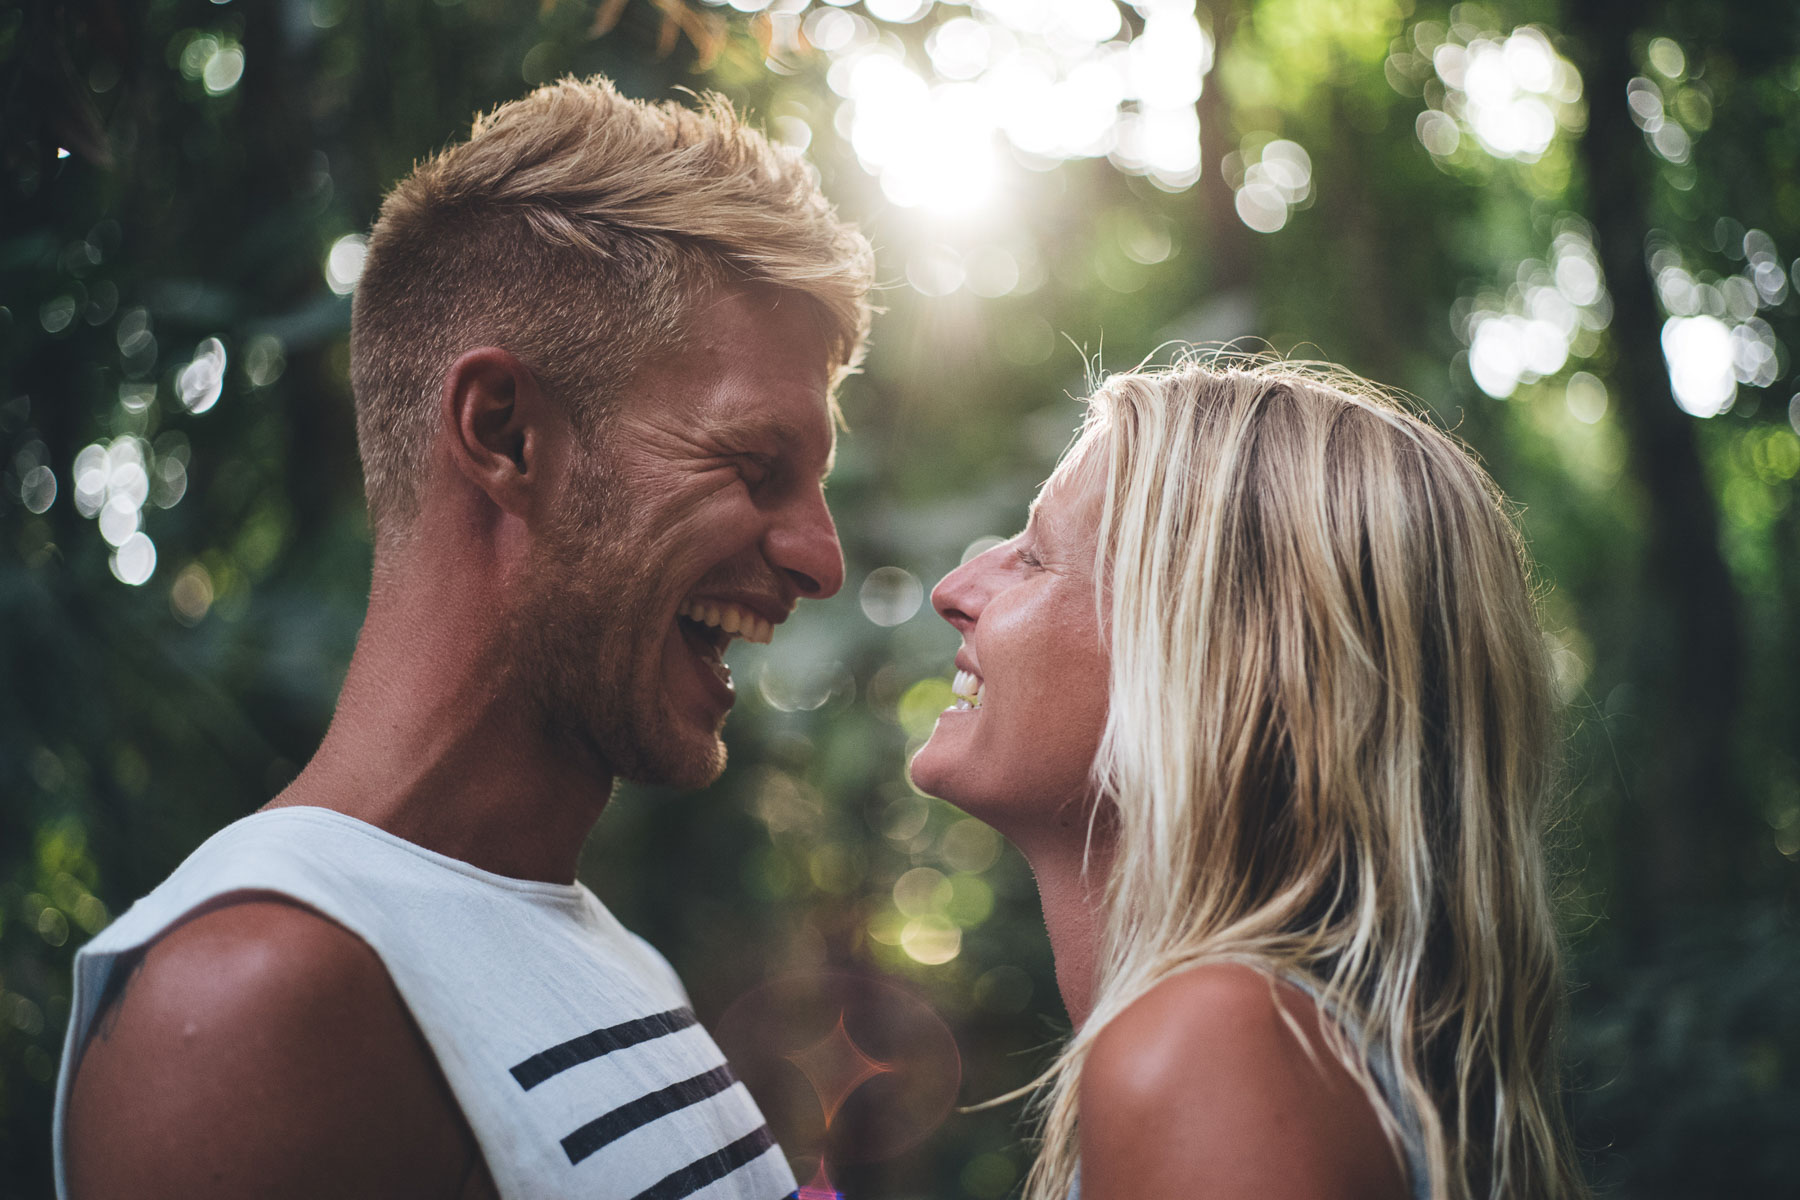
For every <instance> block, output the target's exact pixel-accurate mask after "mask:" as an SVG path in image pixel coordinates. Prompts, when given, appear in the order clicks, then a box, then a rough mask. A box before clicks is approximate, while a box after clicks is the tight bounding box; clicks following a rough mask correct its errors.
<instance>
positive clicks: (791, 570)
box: [765, 492, 844, 600]
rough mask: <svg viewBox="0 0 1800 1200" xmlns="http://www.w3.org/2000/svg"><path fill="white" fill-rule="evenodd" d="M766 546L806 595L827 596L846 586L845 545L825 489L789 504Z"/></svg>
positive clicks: (771, 557) (773, 560)
mask: <svg viewBox="0 0 1800 1200" xmlns="http://www.w3.org/2000/svg"><path fill="white" fill-rule="evenodd" d="M765 548H766V551H767V553H768V556H769V561H770V562H771V563H772V564H774V566H775V567H776V568H777V569H778V570H780V571H782V572H784V573H785V574H786V575H787V577H788V579H789V580H790V581H791V582H792V583H793V585H794V591H795V593H796V594H797V595H799V596H800V598H802V599H806V600H823V599H825V598H826V597H827V596H835V595H836V594H837V592H838V589H839V588H841V587H843V586H844V548H843V547H842V546H841V545H839V544H838V535H837V525H836V524H834V523H833V522H832V519H831V509H829V508H828V507H826V505H825V494H824V493H823V492H814V493H813V494H812V495H811V496H809V497H806V498H805V499H803V500H797V501H795V502H794V503H793V504H792V505H791V506H789V508H788V509H787V510H786V511H784V512H783V513H782V514H781V518H780V519H779V520H777V521H776V522H775V524H774V526H773V527H771V528H770V530H769V534H768V538H767V540H766V542H765Z"/></svg>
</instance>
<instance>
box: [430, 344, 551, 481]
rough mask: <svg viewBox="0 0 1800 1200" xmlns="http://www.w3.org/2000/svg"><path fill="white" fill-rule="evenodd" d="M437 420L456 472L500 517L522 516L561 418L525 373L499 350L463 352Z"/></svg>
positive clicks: (446, 387)
mask: <svg viewBox="0 0 1800 1200" xmlns="http://www.w3.org/2000/svg"><path fill="white" fill-rule="evenodd" d="M440 415H441V417H442V419H443V428H444V433H445V434H446V440H447V442H448V445H449V449H450V456H451V458H452V459H454V460H455V462H456V466H457V469H458V470H460V471H461V472H462V473H463V475H464V476H465V477H466V478H467V479H468V480H469V482H470V483H473V484H474V485H475V486H476V487H478V488H480V489H481V490H482V491H483V492H485V493H487V495H488V498H489V499H491V500H492V501H493V502H494V503H495V504H496V505H498V506H499V507H500V508H501V509H502V510H503V511H505V512H509V513H512V514H513V515H515V516H524V515H525V514H526V513H527V512H528V511H529V510H530V508H531V506H532V495H533V493H534V492H536V491H538V490H540V489H541V487H542V486H543V481H544V478H545V475H546V467H548V466H549V459H550V457H551V443H552V442H553V441H554V440H555V436H556V430H555V429H554V428H552V427H553V426H555V425H556V424H557V423H558V419H559V417H560V414H558V413H555V412H553V411H551V406H550V404H549V403H548V401H547V400H546V398H545V396H544V394H543V392H542V391H541V390H540V389H539V387H538V383H537V379H536V377H535V376H533V375H532V373H531V369H530V368H529V367H527V366H526V365H525V364H524V363H523V362H521V361H519V358H518V356H516V355H514V354H512V353H511V352H510V351H507V350H503V349H501V348H500V347H498V346H482V347H479V348H477V349H474V350H469V351H467V352H465V353H464V354H463V355H462V356H461V357H460V358H458V359H457V360H456V361H455V362H454V363H452V364H451V366H450V370H449V372H448V373H447V374H446V375H445V376H444V390H443V395H442V397H441V398H440Z"/></svg>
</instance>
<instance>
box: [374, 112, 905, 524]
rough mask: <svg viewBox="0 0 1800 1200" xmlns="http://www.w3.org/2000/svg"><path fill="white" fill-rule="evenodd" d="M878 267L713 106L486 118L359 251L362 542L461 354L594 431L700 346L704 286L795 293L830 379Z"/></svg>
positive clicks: (391, 502) (423, 176)
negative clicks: (508, 362)
mask: <svg viewBox="0 0 1800 1200" xmlns="http://www.w3.org/2000/svg"><path fill="white" fill-rule="evenodd" d="M873 269H874V267H873V254H872V252H871V250H870V247H869V243H868V242H867V240H865V239H864V238H863V237H862V235H861V234H859V233H858V232H856V230H855V229H854V228H853V227H851V226H850V225H847V224H845V223H844V222H843V221H841V220H839V219H838V218H837V216H836V215H835V213H834V212H833V211H832V208H831V206H830V205H829V204H828V203H827V202H826V200H825V198H824V196H823V195H821V194H820V192H819V188H818V185H817V183H816V182H815V178H814V175H813V172H812V170H811V169H810V168H809V167H808V165H807V164H806V163H805V162H804V161H803V160H802V159H801V157H800V155H799V153H798V152H797V151H794V150H792V149H789V148H787V147H782V146H777V145H774V144H772V143H771V142H770V141H769V140H768V139H767V138H766V137H764V136H763V135H762V134H761V133H759V132H758V131H757V130H755V129H752V128H750V127H749V126H748V125H746V124H745V123H744V121H743V120H742V118H740V117H739V115H738V114H737V113H736V112H734V111H733V109H732V107H731V104H730V103H729V102H728V101H727V100H725V99H724V98H723V97H721V96H717V95H707V96H702V97H699V98H698V106H697V108H688V107H684V106H682V105H680V104H676V103H674V102H665V103H661V104H651V103H646V102H644V101H638V100H631V99H628V98H626V97H624V96H621V95H620V94H619V92H618V90H617V89H616V88H614V87H613V85H612V84H611V83H610V82H608V81H607V80H605V79H601V78H594V79H590V80H586V81H582V80H575V79H565V80H563V81H562V82H560V83H555V84H551V85H549V86H546V87H541V88H539V89H537V90H536V91H534V92H532V93H531V94H530V95H528V96H525V97H523V98H522V99H519V100H515V101H513V102H512V103H509V104H504V105H501V106H500V107H499V108H497V109H495V110H494V111H493V112H491V113H488V114H487V115H485V116H482V117H480V118H478V119H477V120H476V122H475V127H474V131H473V133H472V134H471V135H470V138H469V140H468V141H466V142H463V143H461V144H459V145H454V146H451V147H450V148H448V149H446V150H444V151H443V152H442V153H440V154H437V155H435V156H433V157H432V158H429V159H426V160H425V161H424V162H421V163H420V164H419V165H418V166H417V167H416V168H415V169H414V170H413V172H412V174H411V175H409V176H407V177H406V178H405V179H403V180H401V181H400V183H399V184H398V185H397V186H396V187H395V188H394V190H393V191H392V192H391V193H389V195H388V197H387V199H386V201H385V202H384V203H383V204H382V206H381V215H380V218H379V219H378V220H377V221H376V223H375V228H374V231H373V233H372V234H371V236H370V239H369V249H368V257H367V259H366V260H365V263H364V267H363V273H362V277H361V279H360V280H359V281H358V284H357V289H356V299H355V304H354V308H353V314H352V318H351V339H350V377H351V382H352V386H353V388H354V390H355V394H356V431H357V441H358V445H359V447H360V449H361V453H362V461H363V477H364V481H365V486H366V488H367V491H368V499H369V513H370V520H371V523H372V524H373V526H374V528H375V533H376V542H377V546H378V548H379V547H380V546H381V545H383V544H385V543H386V542H388V541H389V540H391V539H392V538H393V537H395V536H397V535H402V534H404V532H405V531H406V530H407V529H408V528H410V526H411V524H412V522H413V519H414V518H415V517H416V516H417V514H418V510H419V504H420V485H421V482H422V480H423V477H424V472H425V464H426V459H427V456H428V454H429V447H430V443H431V440H432V436H433V434H434V432H435V430H436V425H437V413H438V406H437V401H438V395H439V389H440V388H441V387H442V385H443V380H444V376H445V373H446V372H447V371H448V370H449V368H450V365H451V364H452V363H453V362H454V361H455V360H456V358H457V356H458V355H459V354H461V353H463V352H464V351H466V350H469V349H472V348H474V347H476V346H482V345H498V346H502V347H504V348H506V349H508V350H510V351H512V352H513V353H514V354H516V355H517V356H518V357H519V358H520V359H521V360H522V361H523V362H524V363H525V364H526V365H527V366H528V367H529V368H530V369H531V371H532V373H533V375H534V376H535V377H536V379H537V380H538V382H539V383H540V385H541V386H543V387H544V388H545V389H546V390H547V391H548V392H549V393H550V394H551V395H552V396H554V397H556V398H557V399H559V400H560V401H561V402H562V403H563V404H565V405H566V406H567V408H568V411H569V412H570V414H571V419H572V420H573V421H574V422H575V423H576V427H577V429H578V430H580V431H581V432H582V433H583V434H584V435H585V434H590V433H591V432H592V431H593V430H594V429H596V428H597V422H598V419H599V416H600V414H601V413H602V412H603V411H604V409H605V407H606V405H607V402H608V401H609V400H611V399H612V398H613V397H615V396H616V395H617V394H618V393H619V391H620V389H622V388H623V387H624V386H625V385H626V384H627V383H628V382H629V380H630V379H631V377H632V375H633V374H634V373H635V372H636V371H637V369H638V368H639V367H641V366H643V365H644V364H645V363H646V362H648V361H650V360H651V359H653V358H655V357H657V356H660V355H665V354H668V353H671V352H674V351H677V350H679V348H680V347H681V345H682V344H683V341H684V339H685V338H687V337H690V336H695V335H700V334H703V333H704V330H703V329H702V328H699V327H697V326H698V323H699V317H698V311H699V309H698V302H699V301H701V300H702V299H703V298H705V297H706V296H708V295H709V294H711V293H714V292H716V291H717V290H719V289H721V288H731V287H751V286H758V285H760V286H764V287H773V288H778V289H784V290H787V291H791V292H795V293H798V294H800V295H802V296H804V297H808V298H810V299H811V300H812V301H813V303H814V307H815V309H816V311H817V314H818V318H819V320H820V324H821V328H822V330H823V331H824V333H825V336H826V344H827V346H828V347H829V349H830V353H831V357H832V361H831V363H830V366H831V368H832V370H833V376H834V378H837V377H841V375H842V374H844V373H845V372H847V371H849V370H850V369H851V368H853V367H854V366H855V364H856V362H857V360H858V359H859V358H860V357H861V354H862V350H863V342H864V338H865V337H866V335H867V332H868V326H869V311H870V310H869V303H868V299H867V294H868V290H869V287H870V284H871V282H872V279H873Z"/></svg>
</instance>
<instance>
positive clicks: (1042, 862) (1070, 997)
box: [1013, 818, 1111, 1029]
mask: <svg viewBox="0 0 1800 1200" xmlns="http://www.w3.org/2000/svg"><path fill="white" fill-rule="evenodd" d="M1042 832H1043V834H1044V836H1041V837H1034V838H1024V839H1021V838H1014V839H1013V840H1014V842H1015V844H1017V845H1018V846H1019V849H1020V852H1021V853H1023V854H1024V855H1025V861H1026V862H1028V863H1030V864H1031V873H1032V875H1033V876H1034V877H1035V878H1036V880H1037V889H1038V902H1039V903H1040V904H1041V905H1042V906H1043V910H1044V928H1045V929H1046V930H1048V931H1049V934H1050V953H1051V955H1052V957H1054V958H1055V960H1056V988H1057V990H1058V991H1059V992H1061V993H1062V1000H1063V1007H1064V1008H1066V1009H1067V1010H1068V1013H1069V1021H1070V1022H1071V1024H1072V1025H1073V1026H1074V1027H1075V1028H1076V1029H1080V1028H1081V1025H1082V1023H1083V1022H1084V1021H1086V1020H1087V1017H1088V1013H1089V1011H1091V1010H1092V1008H1093V1004H1094V982H1095V979H1096V976H1097V973H1098V970H1099V962H1100V933H1101V924H1102V917H1101V914H1102V912H1103V911H1104V908H1105V899H1106V879H1107V872H1108V869H1109V867H1110V866H1111V843H1110V840H1109V839H1107V838H1106V837H1105V836H1104V835H1103V832H1102V831H1101V830H1099V829H1096V830H1095V831H1094V837H1093V845H1092V848H1091V850H1090V848H1089V845H1088V823H1087V821H1086V820H1085V818H1084V819H1081V820H1079V821H1073V822H1071V823H1069V824H1068V825H1065V824H1064V823H1063V822H1061V821H1058V822H1057V827H1056V828H1054V829H1051V830H1046V831H1042Z"/></svg>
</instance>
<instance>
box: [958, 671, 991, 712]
mask: <svg viewBox="0 0 1800 1200" xmlns="http://www.w3.org/2000/svg"><path fill="white" fill-rule="evenodd" d="M986 692H987V684H985V683H983V682H982V681H981V676H979V675H977V674H976V673H975V672H973V671H960V670H959V671H958V672H957V673H956V678H954V679H952V680H951V681H950V694H951V695H952V696H954V697H956V701H955V703H953V704H951V705H950V709H949V711H951V712H973V711H974V710H976V709H978V708H980V707H981V698H982V696H983V695H985V694H986Z"/></svg>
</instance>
